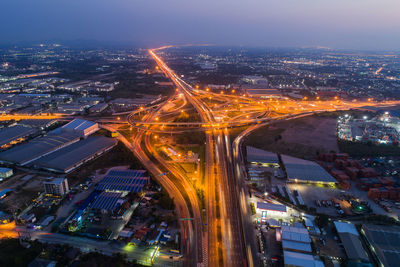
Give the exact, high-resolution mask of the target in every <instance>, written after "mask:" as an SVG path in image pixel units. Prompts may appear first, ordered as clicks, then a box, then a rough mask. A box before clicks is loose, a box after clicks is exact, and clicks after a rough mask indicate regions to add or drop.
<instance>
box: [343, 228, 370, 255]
mask: <svg viewBox="0 0 400 267" xmlns="http://www.w3.org/2000/svg"><path fill="white" fill-rule="evenodd" d="M339 237H340V240H341V241H342V243H343V246H344V250H345V251H346V255H347V257H348V258H349V259H354V260H359V259H361V260H366V261H368V256H367V253H366V252H365V250H364V248H363V246H362V244H361V241H360V239H359V237H358V236H356V235H354V234H351V233H339Z"/></svg>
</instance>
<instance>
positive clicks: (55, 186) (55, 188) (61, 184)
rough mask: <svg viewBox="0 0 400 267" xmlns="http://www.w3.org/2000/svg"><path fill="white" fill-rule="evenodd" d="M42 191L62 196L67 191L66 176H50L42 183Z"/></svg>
mask: <svg viewBox="0 0 400 267" xmlns="http://www.w3.org/2000/svg"><path fill="white" fill-rule="evenodd" d="M43 186H44V191H45V193H46V194H48V195H53V196H61V197H62V196H64V195H65V194H67V193H68V191H69V187H68V180H67V178H50V179H49V180H47V181H45V182H44V183H43Z"/></svg>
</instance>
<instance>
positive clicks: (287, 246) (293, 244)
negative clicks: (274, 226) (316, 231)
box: [276, 226, 312, 253]
mask: <svg viewBox="0 0 400 267" xmlns="http://www.w3.org/2000/svg"><path fill="white" fill-rule="evenodd" d="M276 234H277V240H278V241H280V240H281V241H282V247H283V249H284V250H291V251H295V252H308V253H311V252H312V248H311V238H310V235H309V233H308V230H307V229H306V228H305V227H294V226H282V227H281V229H280V231H279V230H277V232H276Z"/></svg>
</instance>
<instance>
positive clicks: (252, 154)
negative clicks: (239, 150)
mask: <svg viewBox="0 0 400 267" xmlns="http://www.w3.org/2000/svg"><path fill="white" fill-rule="evenodd" d="M246 152H247V162H248V163H251V164H257V165H262V166H264V167H274V168H279V158H278V155H277V154H276V153H272V152H269V151H265V150H262V149H258V148H255V147H251V146H247V147H246Z"/></svg>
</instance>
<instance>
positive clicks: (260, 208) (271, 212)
mask: <svg viewBox="0 0 400 267" xmlns="http://www.w3.org/2000/svg"><path fill="white" fill-rule="evenodd" d="M256 212H257V213H260V214H261V220H262V221H266V220H267V218H270V217H284V216H287V208H286V206H285V205H280V204H273V203H266V202H257V207H256Z"/></svg>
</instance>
